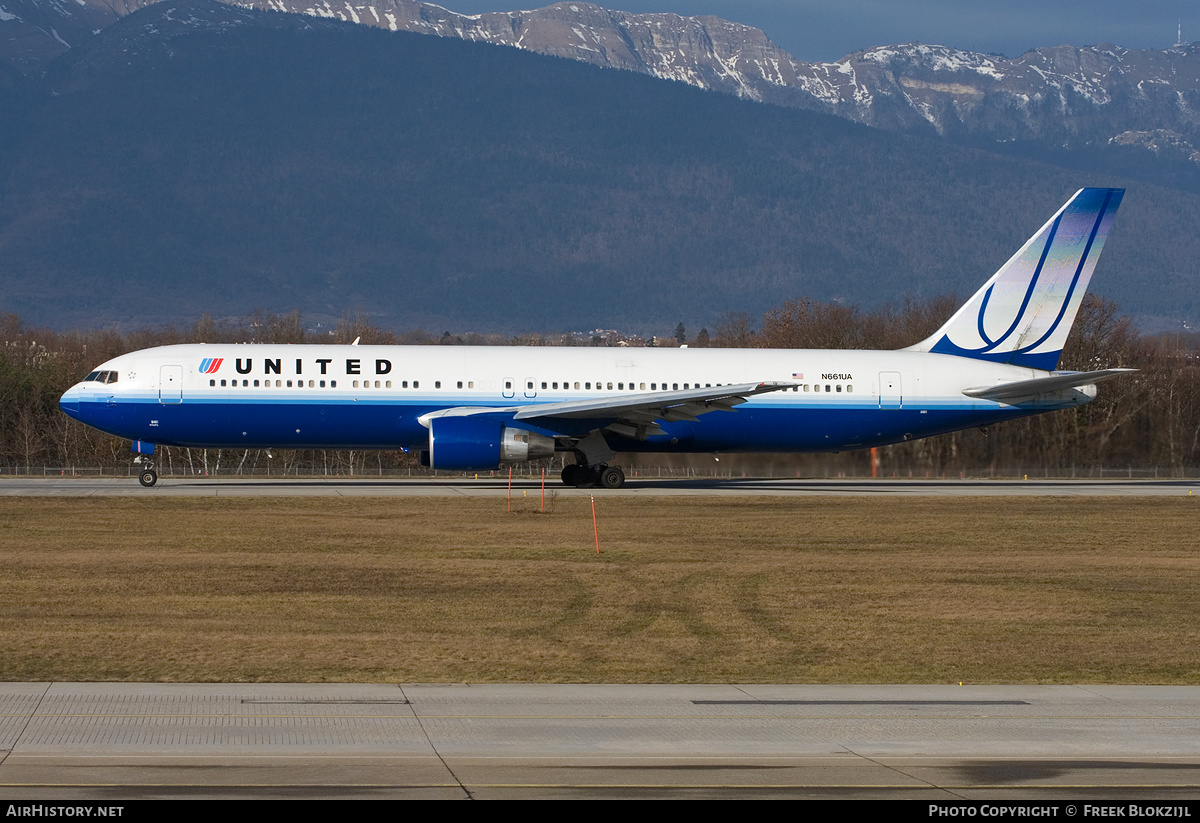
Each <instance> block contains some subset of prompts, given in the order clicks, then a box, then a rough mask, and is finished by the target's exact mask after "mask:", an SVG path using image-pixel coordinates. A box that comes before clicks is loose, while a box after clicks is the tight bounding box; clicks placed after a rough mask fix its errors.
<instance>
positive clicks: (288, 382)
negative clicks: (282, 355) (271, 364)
mask: <svg viewBox="0 0 1200 823" xmlns="http://www.w3.org/2000/svg"><path fill="white" fill-rule="evenodd" d="M287 387H288V388H289V389H290V388H291V387H292V381H291V380H289V381H287Z"/></svg>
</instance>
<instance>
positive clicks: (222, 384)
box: [221, 380, 225, 388]
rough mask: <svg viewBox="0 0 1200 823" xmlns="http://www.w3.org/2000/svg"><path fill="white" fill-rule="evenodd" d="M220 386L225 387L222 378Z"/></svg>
mask: <svg viewBox="0 0 1200 823" xmlns="http://www.w3.org/2000/svg"><path fill="white" fill-rule="evenodd" d="M221 388H225V381H224V380H222V381H221Z"/></svg>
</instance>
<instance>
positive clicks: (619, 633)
mask: <svg viewBox="0 0 1200 823" xmlns="http://www.w3.org/2000/svg"><path fill="white" fill-rule="evenodd" d="M597 502H598V507H599V512H600V533H601V548H602V553H601V554H600V555H597V554H596V553H595V547H594V544H593V537H592V521H591V512H590V508H589V507H588V501H587V500H586V499H575V498H572V499H560V500H558V501H556V503H555V506H554V510H553V511H552V512H551V513H548V514H545V515H539V514H537V513H536V511H535V510H529V509H524V510H519V511H517V512H515V513H513V514H507V513H506V512H505V510H504V503H503V501H502V500H493V499H470V500H464V499H441V498H439V499H415V498H407V499H406V498H387V499H376V498H372V499H357V500H355V499H333V498H289V499H283V498H276V499H263V500H238V499H234V500H230V499H222V500H215V499H194V498H193V499H187V498H184V499H179V498H175V499H171V498H166V499H164V498H159V499H137V498H107V499H91V500H79V499H71V500H53V499H52V500H46V499H38V500H30V499H19V498H4V499H0V522H2V523H3V525H4V528H3V529H2V530H0V558H2V559H3V564H4V565H3V573H2V580H3V584H2V585H0V679H4V680H129V681H138V680H150V681H156V680H162V681H226V680H228V681H367V682H379V681H403V682H412V681H430V682H441V681H472V682H481V681H521V682H708V681H715V682H729V681H733V682H801V683H817V682H823V683H847V682H867V683H946V682H958V681H960V680H961V681H965V682H968V683H981V682H986V683H1000V682H1003V683H1063V682H1075V683H1101V682H1114V683H1196V682H1200V642H1198V640H1200V619H1198V618H1200V574H1198V572H1200V549H1198V547H1197V539H1196V523H1197V515H1198V513H1200V500H1195V499H1189V498H1172V499H1163V498H1139V499H1119V498H1072V499H1052V498H1025V499H1017V498H957V499H948V498H940V499H933V498H876V499H871V498H815V497H814V498H727V497H720V498H717V497H714V498H675V499H668V498H652V499H630V498H617V497H611V498H604V497H600V498H599V500H598V501H597ZM530 505H531V504H530V503H529V502H526V501H521V504H520V506H518V508H519V509H521V506H530ZM532 505H533V507H534V508H536V502H534V503H533V504H532Z"/></svg>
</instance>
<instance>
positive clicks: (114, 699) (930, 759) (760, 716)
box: [0, 683, 1200, 802]
mask: <svg viewBox="0 0 1200 823" xmlns="http://www.w3.org/2000/svg"><path fill="white" fill-rule="evenodd" d="M0 796H3V797H5V798H8V799H10V800H21V799H35V798H36V799H42V800H48V799H56V800H84V799H87V800H94V801H99V802H115V801H119V800H121V799H136V798H210V797H225V798H230V797H234V798H236V797H261V798H318V797H321V798H325V797H342V798H443V799H454V798H462V799H466V798H478V799H488V798H531V797H545V798H579V797H591V798H601V797H606V798H637V797H680V798H683V797H688V798H695V797H739V798H741V797H793V798H803V797H812V798H834V797H866V798H909V799H922V800H943V801H953V800H956V799H967V800H982V799H990V800H1004V801H1007V802H1013V801H1019V800H1025V801H1035V802H1050V801H1057V800H1066V799H1072V800H1074V799H1080V798H1093V799H1095V798H1109V799H1114V800H1125V801H1148V800H1170V799H1175V800H1179V799H1190V798H1197V797H1200V687H1155V686H961V687H960V686H765V685H759V686H754V685H743V686H735V685H658V686H608V685H582V686H575V685H455V684H449V685H387V684H379V685H361V684H136V683H132V684H112V683H5V684H0Z"/></svg>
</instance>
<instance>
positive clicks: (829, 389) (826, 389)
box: [825, 383, 832, 394]
mask: <svg viewBox="0 0 1200 823" xmlns="http://www.w3.org/2000/svg"><path fill="white" fill-rule="evenodd" d="M831 391H832V389H831V388H830V387H829V384H828V383H826V384H825V393H826V394H829V392H831Z"/></svg>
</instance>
